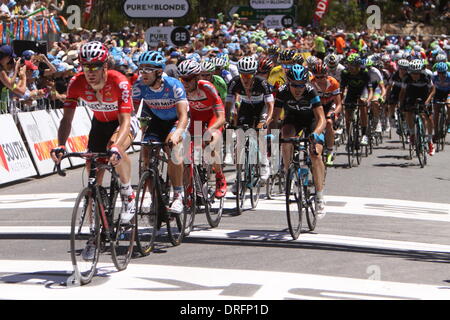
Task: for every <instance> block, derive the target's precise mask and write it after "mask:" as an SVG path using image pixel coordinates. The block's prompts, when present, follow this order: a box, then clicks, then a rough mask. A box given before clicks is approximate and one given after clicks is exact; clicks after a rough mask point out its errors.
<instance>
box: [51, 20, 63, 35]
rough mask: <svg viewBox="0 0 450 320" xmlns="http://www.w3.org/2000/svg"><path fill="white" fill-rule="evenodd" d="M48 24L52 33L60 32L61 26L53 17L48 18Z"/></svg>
mask: <svg viewBox="0 0 450 320" xmlns="http://www.w3.org/2000/svg"><path fill="white" fill-rule="evenodd" d="M50 25H51V26H52V30H53V33H60V32H61V28H60V27H59V25H58V21H57V20H56V18H55V17H52V18H50Z"/></svg>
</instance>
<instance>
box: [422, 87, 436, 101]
mask: <svg viewBox="0 0 450 320" xmlns="http://www.w3.org/2000/svg"><path fill="white" fill-rule="evenodd" d="M435 94H436V87H435V86H434V85H432V86H431V92H430V94H429V96H428V98H427V100H426V101H425V104H430V103H431V100H432V99H433V97H434V95H435Z"/></svg>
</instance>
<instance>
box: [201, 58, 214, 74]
mask: <svg viewBox="0 0 450 320" xmlns="http://www.w3.org/2000/svg"><path fill="white" fill-rule="evenodd" d="M200 66H201V67H202V72H214V71H216V65H215V64H214V63H212V62H210V61H202V63H201V64H200Z"/></svg>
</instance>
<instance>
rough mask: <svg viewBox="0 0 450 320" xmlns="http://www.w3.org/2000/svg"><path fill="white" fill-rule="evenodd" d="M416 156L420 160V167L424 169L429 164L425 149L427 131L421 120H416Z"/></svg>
mask: <svg viewBox="0 0 450 320" xmlns="http://www.w3.org/2000/svg"><path fill="white" fill-rule="evenodd" d="M415 142H416V155H417V158H418V159H419V164H420V167H421V168H423V167H425V165H426V164H427V154H426V152H427V151H426V148H425V131H424V127H423V123H422V121H421V120H420V119H417V120H416V141H415Z"/></svg>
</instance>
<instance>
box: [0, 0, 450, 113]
mask: <svg viewBox="0 0 450 320" xmlns="http://www.w3.org/2000/svg"><path fill="white" fill-rule="evenodd" d="M1 1H2V3H3V4H2V9H0V11H1V12H6V11H3V7H4V6H5V5H6V6H8V5H7V4H6V3H7V2H8V3H9V6H10V7H11V6H12V4H11V3H12V2H14V1H12V0H10V1H6V0H1ZM35 2H39V1H21V3H22V6H20V8H21V10H22V11H20V10H19V11H20V12H19V14H23V13H24V11H23V10H25V9H24V8H26V10H28V11H32V10H33V9H34V7H33V6H32V5H33V4H34V3H35ZM42 2H45V6H46V7H47V8H53V9H52V10H58V9H57V8H59V7H58V6H62V5H63V4H64V3H63V1H57V0H46V1H42ZM30 3H31V4H30ZM29 4H30V7H27V5H29ZM12 7H13V10H11V8H10V15H13V14H16V13H17V12H16V11H14V8H15V6H12ZM28 11H26V12H28ZM13 12H14V13H13ZM26 12H25V13H26ZM2 17H5V16H2ZM173 24H174V22H173V20H170V19H169V20H167V21H166V22H165V24H164V25H166V26H173ZM186 28H187V29H188V30H189V32H190V34H191V39H190V42H189V44H187V45H185V46H183V47H173V46H170V45H168V44H167V43H164V42H161V43H159V45H158V46H155V47H151V46H149V45H148V44H147V43H146V41H145V30H144V29H143V28H140V27H138V26H136V25H133V24H131V23H130V24H128V26H126V27H125V28H123V29H122V30H120V31H119V32H113V31H112V30H110V28H109V26H105V27H104V28H103V29H102V30H101V31H97V30H85V29H76V30H72V31H71V32H70V33H62V34H60V36H59V39H58V40H59V41H55V42H53V43H50V44H48V53H47V54H38V53H37V52H34V51H32V50H27V51H25V52H23V54H22V57H16V56H15V54H14V53H13V50H12V48H11V47H10V46H2V47H0V90H2V105H3V106H4V103H5V98H4V97H5V93H4V92H5V90H6V91H7V90H9V91H8V95H9V96H10V97H11V101H15V102H16V103H15V104H12V105H13V107H14V108H16V110H17V108H18V109H20V110H34V109H42V108H47V107H49V106H52V107H61V106H62V105H63V101H64V99H65V94H66V89H67V85H68V82H69V80H70V78H71V77H72V76H73V75H74V74H75V73H77V72H79V71H80V70H81V69H80V65H79V61H78V49H79V47H80V46H81V45H82V44H83V43H86V42H88V41H94V40H95V41H100V42H102V43H104V44H105V45H106V46H107V47H108V48H109V50H110V61H109V66H110V68H114V69H116V70H118V71H120V72H122V73H124V74H125V75H127V76H128V77H129V79H130V81H131V82H134V81H135V80H136V79H137V72H136V69H137V65H136V62H137V60H138V57H139V55H140V54H141V53H142V52H145V51H147V50H159V51H162V52H163V53H164V54H165V56H166V57H167V59H168V63H167V69H166V72H167V73H168V74H169V75H171V76H176V65H177V64H178V63H179V62H181V61H182V60H183V59H186V58H195V59H198V60H199V59H211V58H213V57H216V56H224V57H227V66H226V68H228V69H229V70H230V72H231V73H233V69H235V68H233V66H235V65H236V63H237V61H238V60H239V59H240V58H242V57H244V56H255V57H257V56H260V55H261V54H264V53H266V52H267V50H268V48H270V47H272V46H279V47H282V48H293V49H296V50H297V51H299V52H311V53H312V54H314V55H316V56H318V57H323V56H324V55H326V54H327V53H328V52H330V51H334V52H336V53H338V54H345V53H349V52H368V51H371V52H381V51H383V50H390V51H391V53H394V52H396V51H398V50H400V49H407V50H408V49H409V50H413V48H414V46H419V47H420V48H421V50H423V51H424V54H426V55H427V56H428V57H431V58H432V57H433V56H436V55H437V54H438V53H439V52H445V53H447V54H448V53H449V47H450V43H449V40H448V38H447V36H446V35H441V36H439V37H436V38H434V39H428V40H426V39H425V38H423V37H422V36H417V37H415V36H404V37H400V36H391V35H386V34H378V33H376V32H375V33H373V32H371V33H368V32H358V33H348V32H345V31H344V30H336V29H329V30H325V31H320V32H319V31H317V30H313V29H311V28H309V27H301V26H300V27H295V28H282V29H267V28H265V27H264V25H263V22H261V23H259V24H256V25H246V24H245V23H243V21H242V20H241V19H240V18H239V16H238V15H235V16H233V18H232V19H230V20H229V21H224V20H222V19H206V18H200V20H199V21H198V22H196V23H194V24H192V25H190V26H186ZM3 109H4V107H3Z"/></svg>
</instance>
